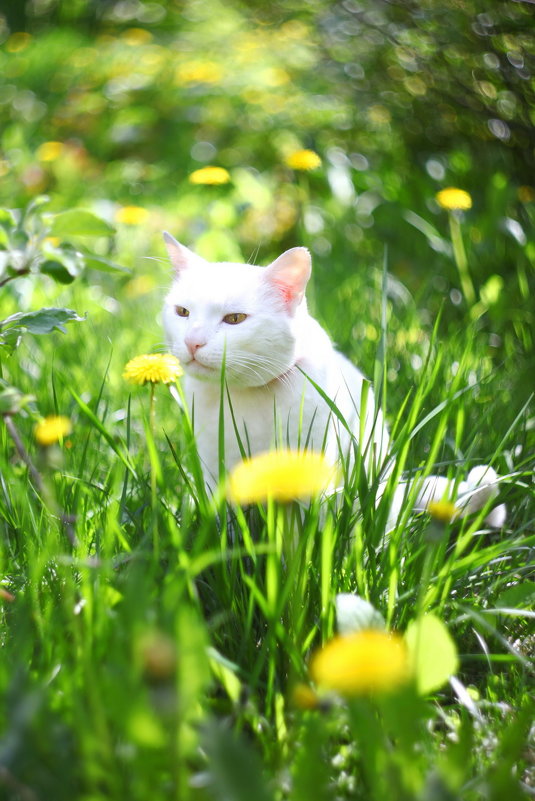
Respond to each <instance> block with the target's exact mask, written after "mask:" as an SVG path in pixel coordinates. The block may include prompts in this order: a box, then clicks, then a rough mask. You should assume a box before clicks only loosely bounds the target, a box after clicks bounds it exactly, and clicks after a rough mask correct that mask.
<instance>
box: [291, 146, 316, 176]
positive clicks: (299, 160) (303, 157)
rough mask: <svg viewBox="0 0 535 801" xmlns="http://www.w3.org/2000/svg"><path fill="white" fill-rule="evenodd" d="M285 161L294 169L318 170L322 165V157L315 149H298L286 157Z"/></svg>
mask: <svg viewBox="0 0 535 801" xmlns="http://www.w3.org/2000/svg"><path fill="white" fill-rule="evenodd" d="M285 162H286V164H287V166H288V167H291V168H292V170H303V171H305V172H308V171H309V170H316V169H317V168H318V167H321V159H320V157H319V156H318V154H317V153H315V152H314V151H313V150H296V151H295V152H294V153H290V155H289V156H287V157H286V158H285Z"/></svg>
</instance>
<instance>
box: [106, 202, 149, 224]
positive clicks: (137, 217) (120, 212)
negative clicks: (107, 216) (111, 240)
mask: <svg viewBox="0 0 535 801" xmlns="http://www.w3.org/2000/svg"><path fill="white" fill-rule="evenodd" d="M149 216H150V213H149V212H148V211H147V209H144V208H143V207H142V206H122V207H121V208H120V209H117V211H116V212H115V222H118V223H122V224H123V225H143V223H145V222H147V220H148V219H149Z"/></svg>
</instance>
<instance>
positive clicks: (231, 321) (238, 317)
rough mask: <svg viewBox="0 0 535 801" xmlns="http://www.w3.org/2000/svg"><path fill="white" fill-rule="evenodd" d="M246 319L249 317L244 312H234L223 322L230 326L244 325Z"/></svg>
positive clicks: (225, 317)
mask: <svg viewBox="0 0 535 801" xmlns="http://www.w3.org/2000/svg"><path fill="white" fill-rule="evenodd" d="M246 317H247V315H246V314H244V313H243V312H232V314H225V316H224V317H223V322H224V323H228V325H238V323H243V321H244V320H245V318H246Z"/></svg>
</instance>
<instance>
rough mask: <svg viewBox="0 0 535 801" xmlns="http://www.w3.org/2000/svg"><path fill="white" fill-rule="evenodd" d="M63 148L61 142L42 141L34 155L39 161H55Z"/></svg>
mask: <svg viewBox="0 0 535 801" xmlns="http://www.w3.org/2000/svg"><path fill="white" fill-rule="evenodd" d="M64 148H65V145H64V144H63V142H43V144H42V145H39V147H38V148H37V152H36V155H37V158H38V159H39V161H56V159H58V158H59V157H60V156H61V154H62V153H63V150H64Z"/></svg>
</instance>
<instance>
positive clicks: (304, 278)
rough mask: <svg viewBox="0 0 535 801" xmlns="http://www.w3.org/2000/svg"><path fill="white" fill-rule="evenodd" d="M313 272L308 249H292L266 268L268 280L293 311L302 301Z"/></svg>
mask: <svg viewBox="0 0 535 801" xmlns="http://www.w3.org/2000/svg"><path fill="white" fill-rule="evenodd" d="M311 271H312V262H311V259H310V253H309V252H308V250H307V249H306V248H291V250H286V251H285V252H284V253H283V254H282V256H279V258H278V259H275V261H274V262H273V263H272V264H270V265H269V267H266V279H267V281H268V282H269V283H270V284H271V285H272V286H275V287H276V289H277V290H278V291H279V292H280V293H281V295H282V297H283V298H284V302H285V304H286V306H288V308H289V309H290V310H292V311H293V309H295V308H296V307H297V306H298V305H299V304H300V303H301V301H302V299H303V296H304V294H305V289H306V285H307V284H308V280H309V278H310V273H311Z"/></svg>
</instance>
